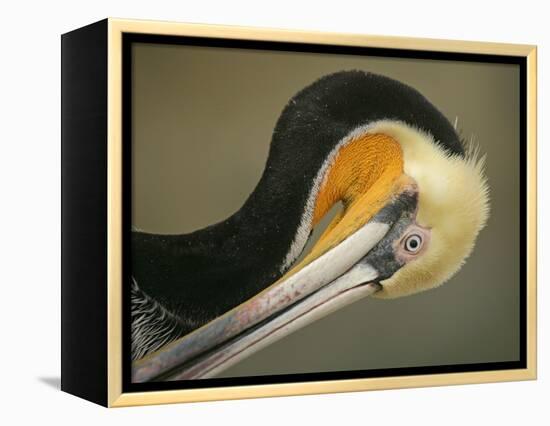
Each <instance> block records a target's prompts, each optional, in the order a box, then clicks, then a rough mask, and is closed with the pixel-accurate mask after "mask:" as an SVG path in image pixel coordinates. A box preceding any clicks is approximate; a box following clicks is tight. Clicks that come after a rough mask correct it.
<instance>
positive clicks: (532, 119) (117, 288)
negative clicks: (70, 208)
mask: <svg viewBox="0 0 550 426" xmlns="http://www.w3.org/2000/svg"><path fill="white" fill-rule="evenodd" d="M126 32H128V33H143V34H159V35H175V36H178V35H179V36H196V37H219V38H229V39H247V40H264V41H280V42H294V43H315V44H332V45H343V46H369V47H380V48H388V49H407V50H425V51H442V52H451V53H474V54H487V55H507V56H519V57H525V58H526V59H527V143H528V149H527V168H528V170H527V174H528V176H527V186H528V195H527V238H528V247H527V257H528V259H527V285H528V288H527V368H526V369H516V370H498V371H480V372H466V373H445V374H430V375H414V376H396V377H381V378H367V379H351V380H331V381H317V382H294V383H285V384H266V385H249V386H227V387H217V388H201V389H181V390H167V391H148V392H132V393H122V315H121V314H122V308H121V306H122V305H121V302H122V34H123V33H126ZM536 92H537V50H536V46H534V45H526V44H510V43H489V42H476V41H459V40H444V39H426V38H410V37H393V36H373V35H360V34H338V33H325V32H315V31H296V30H281V29H264V28H254V27H238V26H224V25H206V24H187V23H176V22H164V21H146V20H128V19H117V18H109V19H108V97H107V105H108V106H107V109H108V119H107V123H108V124H107V125H108V131H107V155H108V158H107V185H108V188H107V253H108V255H107V279H108V286H107V287H108V290H107V291H108V295H107V315H108V319H107V339H108V354H107V355H108V356H107V358H108V359H107V366H108V377H107V386H108V406H109V407H124V406H134V405H150V404H169V403H181V402H198V401H214V400H229V399H245V398H261V397H277V396H296V395H305V394H320V393H339V392H358V391H367V390H381V389H398V388H412V387H427V386H445V385H461V384H474V383H492V382H504V381H519V380H534V379H536V377H537V373H536V362H537V358H536V340H537V325H536V315H537V312H536V301H537V298H536V291H537V290H536V275H537V270H536V268H537V264H536V262H537V255H536V253H537V240H536V228H537V206H536V198H537V194H536V181H537V173H536V163H537V150H536V137H537V136H536V135H537V117H536V110H537V98H536Z"/></svg>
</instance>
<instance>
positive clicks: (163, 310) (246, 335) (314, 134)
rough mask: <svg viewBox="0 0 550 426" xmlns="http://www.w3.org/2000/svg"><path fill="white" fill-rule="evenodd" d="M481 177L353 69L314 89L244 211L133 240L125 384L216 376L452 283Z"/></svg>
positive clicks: (380, 82)
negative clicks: (304, 336)
mask: <svg viewBox="0 0 550 426" xmlns="http://www.w3.org/2000/svg"><path fill="white" fill-rule="evenodd" d="M483 164H484V160H483V158H480V156H479V152H478V150H477V149H475V148H473V147H471V146H469V145H467V144H465V143H464V142H463V141H462V140H461V138H460V137H459V135H458V133H457V131H456V129H455V126H453V125H452V124H451V123H450V122H449V121H448V120H447V119H446V118H445V117H444V116H443V114H442V113H441V112H440V111H439V110H437V109H436V107H434V106H433V105H432V104H431V103H430V102H429V101H428V100H427V99H426V98H425V97H424V96H422V95H421V94H420V93H419V92H418V91H416V90H415V89H413V88H411V87H410V86H407V85H405V84H403V83H401V82H398V81H396V80H393V79H390V78H387V77H384V76H381V75H376V74H372V73H367V72H362V71H344V72H338V73H335V74H331V75H328V76H325V77H323V78H321V79H319V80H317V81H315V82H314V83H313V84H311V85H310V86H308V87H306V88H304V89H303V90H301V91H300V92H299V93H297V94H296V95H295V96H294V97H293V98H292V99H290V101H289V102H288V104H287V105H286V107H285V108H284V110H283V112H282V113H281V115H280V117H279V119H278V121H277V124H276V126H275V129H274V131H273V136H272V140H271V145H270V151H269V156H268V159H267V163H266V166H265V170H264V173H263V175H262V177H261V179H260V181H259V183H258V184H257V186H256V188H255V190H254V191H253V192H252V194H250V196H249V197H248V199H247V200H246V202H245V203H244V205H243V206H242V208H241V209H240V210H239V211H237V212H236V213H235V214H234V215H232V216H231V217H229V218H228V219H226V220H224V221H222V222H220V223H217V224H214V225H212V226H209V227H207V228H205V229H201V230H198V231H196V232H193V233H190V234H185V235H157V234H149V233H145V232H134V233H133V237H132V247H131V258H132V308H131V312H132V356H133V359H134V362H133V368H132V380H133V381H134V382H143V381H158V380H179V379H191V378H206V377H212V376H214V375H215V374H217V373H219V372H220V371H222V370H224V369H226V368H227V367H229V366H230V365H233V364H234V363H236V362H238V361H239V360H241V359H243V358H244V357H246V356H248V355H250V354H251V353H253V352H255V351H257V350H258V349H260V348H262V347H265V346H266V345H269V344H270V343H272V342H273V341H275V340H277V339H280V338H281V337H283V336H285V335H287V334H289V333H291V332H292V331H294V330H296V329H298V328H300V327H303V326H304V325H306V324H308V323H311V322H312V321H315V320H316V319H318V318H320V317H322V316H325V315H327V314H328V313H330V312H333V311H334V310H336V309H339V308H340V307H342V306H344V305H347V304H349V303H351V302H353V301H355V300H358V299H359V298H362V297H365V296H372V297H379V298H394V297H400V296H405V295H409V294H412V293H416V292H419V291H423V290H427V289H430V288H433V287H435V286H438V285H440V284H442V283H443V282H445V281H447V280H448V279H449V278H450V277H451V276H452V275H453V274H455V273H456V272H457V271H458V270H459V269H460V267H461V265H462V264H463V263H464V261H465V259H466V258H467V257H468V256H469V254H470V253H471V251H472V249H473V247H474V243H475V240H476V237H477V235H478V233H479V231H480V230H481V229H482V228H483V226H484V225H485V222H486V220H487V217H488V210H489V208H488V188H487V184H486V179H485V177H484V171H483ZM337 202H342V204H343V209H342V211H341V212H340V213H339V214H338V215H337V216H336V217H335V218H334V219H333V221H332V222H331V223H330V225H329V226H328V227H327V229H326V230H325V231H324V233H323V234H322V236H321V237H320V239H319V240H318V241H317V243H316V244H315V246H314V247H313V248H312V250H311V251H310V252H309V253H308V254H307V255H306V256H305V257H304V258H303V260H301V261H299V262H296V259H297V258H298V257H299V256H300V254H301V253H302V251H303V249H304V247H305V245H306V243H307V241H308V239H309V237H310V235H311V232H312V229H313V228H314V227H315V226H316V225H317V224H318V223H319V221H320V220H321V219H322V217H323V216H324V215H325V214H326V213H327V212H328V211H329V209H330V208H331V207H332V206H333V205H334V204H335V203H337Z"/></svg>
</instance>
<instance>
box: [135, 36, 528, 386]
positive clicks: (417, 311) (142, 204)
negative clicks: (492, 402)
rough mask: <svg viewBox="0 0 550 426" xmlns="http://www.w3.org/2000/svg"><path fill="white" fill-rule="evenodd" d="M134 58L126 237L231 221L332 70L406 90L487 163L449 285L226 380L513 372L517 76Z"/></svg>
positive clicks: (336, 326)
mask: <svg viewBox="0 0 550 426" xmlns="http://www.w3.org/2000/svg"><path fill="white" fill-rule="evenodd" d="M133 53H134V62H133V72H134V83H133V84H134V85H133V112H132V113H133V119H132V122H133V132H134V133H133V134H134V139H133V141H132V143H133V146H132V154H133V159H132V161H133V176H132V179H133V182H132V184H133V186H132V200H133V206H132V209H133V211H132V222H133V223H132V225H133V226H135V227H137V228H140V229H143V230H146V231H149V232H158V233H186V232H190V231H194V230H196V229H200V228H202V227H205V226H207V225H210V224H212V223H215V222H218V221H220V220H223V219H225V218H226V217H228V216H229V215H231V214H233V213H234V212H235V211H237V210H238V209H239V208H240V206H241V205H242V203H243V202H244V200H245V199H246V197H247V196H248V195H249V194H250V192H251V191H252V190H253V188H254V187H255V185H256V183H257V181H258V180H259V178H260V175H261V173H262V171H263V167H264V164H265V161H266V158H267V152H268V147H269V142H270V138H271V132H272V130H273V127H274V125H275V122H276V120H277V118H278V115H279V114H280V112H281V110H282V109H283V107H284V105H285V104H286V102H287V101H288V99H289V98H290V97H292V96H293V95H294V94H295V93H296V92H297V91H298V90H300V89H301V88H303V87H304V86H306V85H308V84H310V83H311V82H313V81H314V80H316V79H317V78H319V77H321V76H323V75H325V74H328V73H331V72H335V71H340V70H346V69H362V70H366V71H372V72H376V73H380V74H384V75H386V76H388V77H392V78H395V79H397V80H400V81H403V82H405V83H407V84H409V85H411V86H413V87H415V88H416V89H417V90H419V91H420V92H421V93H423V94H424V95H425V96H426V97H427V98H428V99H430V100H431V101H432V102H433V103H434V104H435V105H436V106H437V107H438V108H439V109H440V110H441V111H442V112H443V113H444V114H445V115H446V116H447V118H448V119H449V120H450V121H451V122H453V121H454V119H455V117H458V124H459V128H460V129H461V130H462V134H463V136H464V137H465V138H470V137H471V136H473V137H475V139H476V140H477V141H478V142H479V145H480V147H481V150H482V152H484V153H486V154H487V175H488V179H489V185H490V189H491V210H492V212H491V217H490V219H489V222H488V225H487V227H486V228H485V229H484V230H483V231H482V232H481V234H480V236H479V238H478V241H477V245H476V247H475V250H474V252H473V254H472V256H471V257H470V258H469V260H468V261H467V263H466V264H465V265H464V267H463V268H462V269H461V270H460V271H459V272H458V274H457V275H456V276H455V277H454V278H453V279H452V280H450V281H449V282H448V283H446V284H445V285H444V286H442V287H440V288H437V289H435V290H430V291H427V292H425V293H421V294H418V295H414V296H409V297H406V298H402V299H396V300H374V299H364V300H361V301H359V302H356V303H355V304H352V305H351V306H348V307H346V308H344V309H342V310H340V311H338V312H336V313H334V314H332V315H330V316H328V317H326V318H324V319H322V320H319V321H317V322H316V323H314V324H312V325H310V326H308V327H305V328H303V329H301V330H299V331H297V332H296V333H294V334H292V335H290V336H288V337H286V338H284V339H282V340H280V341H279V342H277V343H275V344H273V345H271V346H270V347H268V348H266V349H264V350H262V351H260V352H258V353H256V354H255V355H252V356H251V357H249V358H248V359H246V360H244V361H242V362H241V363H240V364H238V365H236V366H234V367H232V368H231V369H229V370H227V371H226V372H224V373H223V376H226V377H230V376H243V375H245V376H249V375H264V374H288V373H307V372H321V371H342V370H355V369H361V370H363V369H375V368H390V367H412V366H429V365H445V364H463V363H482V362H496V361H513V360H517V359H519V67H517V66H514V65H500V64H483V63H468V62H458V61H452V62H451V61H435V60H415V59H388V58H377V57H358V56H346V55H319V54H308V53H294V52H269V51H256V50H239V49H218V48H203V47H187V46H168V45H152V44H151V45H150V44H137V45H135V47H134V52H133ZM326 222H327V221H326V220H325V221H324V222H323V223H326ZM318 232H319V230H317V231H316V233H315V234H316V235H317V234H318Z"/></svg>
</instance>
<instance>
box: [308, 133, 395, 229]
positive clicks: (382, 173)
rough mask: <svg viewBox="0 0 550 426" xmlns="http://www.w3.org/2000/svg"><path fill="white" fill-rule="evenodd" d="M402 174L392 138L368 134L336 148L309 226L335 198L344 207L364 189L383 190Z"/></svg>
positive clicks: (374, 193)
mask: <svg viewBox="0 0 550 426" xmlns="http://www.w3.org/2000/svg"><path fill="white" fill-rule="evenodd" d="M402 173H403V158H402V152H401V147H400V145H399V143H398V142H396V141H395V140H394V139H393V138H391V137H389V136H387V135H384V134H372V135H365V136H363V137H361V138H358V139H356V140H354V141H352V142H350V143H349V144H347V145H346V146H345V147H343V148H342V149H340V151H339V152H338V154H337V156H336V159H335V161H334V164H333V165H332V166H331V168H330V170H329V171H328V174H327V176H326V177H325V180H324V182H323V185H322V187H321V190H320V191H319V194H318V195H317V200H316V202H315V210H314V213H313V223H312V226H316V225H317V224H318V223H319V221H320V220H321V219H322V218H323V216H324V215H325V214H326V213H327V212H328V211H329V210H330V208H331V207H332V206H333V205H334V204H335V203H337V202H338V201H342V202H343V204H344V210H347V209H348V208H349V207H350V206H351V205H353V203H354V202H356V201H357V200H358V199H359V198H360V197H361V196H362V195H364V194H366V193H367V192H371V193H373V195H376V194H377V193H385V192H387V190H385V189H387V186H388V185H390V184H391V183H392V182H393V180H395V179H396V178H397V177H398V176H400V175H401V174H402Z"/></svg>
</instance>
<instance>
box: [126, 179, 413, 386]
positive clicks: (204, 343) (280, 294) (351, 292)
mask: <svg viewBox="0 0 550 426" xmlns="http://www.w3.org/2000/svg"><path fill="white" fill-rule="evenodd" d="M403 176H404V175H403ZM417 201H418V191H417V187H416V184H415V183H414V181H413V180H412V179H410V178H406V179H401V180H400V181H399V182H398V184H396V185H394V186H393V187H392V190H391V191H389V193H388V196H387V197H385V201H384V203H383V205H382V207H381V208H379V209H378V211H377V212H375V213H374V214H371V215H370V218H368V219H367V221H366V222H363V223H361V222H360V221H355V222H354V223H355V224H356V226H355V229H353V230H352V232H351V233H348V234H347V235H345V236H341V237H340V238H337V239H336V241H337V243H336V244H335V243H330V241H335V240H334V238H332V237H330V236H326V238H323V237H321V239H320V240H319V241H320V243H321V246H322V247H323V248H322V249H320V250H317V251H316V252H315V255H314V256H313V257H311V256H310V257H309V258H306V259H305V261H304V262H302V263H301V264H299V265H297V266H296V267H294V268H293V269H291V270H290V271H289V272H288V273H287V274H285V275H284V276H283V277H282V278H281V279H279V280H278V281H277V282H275V283H274V284H272V285H271V286H270V287H268V288H266V289H265V290H264V291H262V292H261V293H259V294H258V295H256V296H254V297H253V298H251V299H249V300H247V301H245V302H244V303H242V304H241V305H239V306H237V307H235V308H234V309H232V310H230V311H228V312H227V313H225V314H224V315H222V316H220V317H218V318H216V319H215V320H213V321H211V322H209V323H207V324H205V325H204V326H202V327H201V328H199V329H197V330H195V331H193V332H192V333H190V334H188V335H187V336H184V337H182V338H180V339H178V340H176V341H174V342H172V343H170V344H169V345H167V346H165V347H163V348H161V349H160V350H158V351H157V352H154V353H152V354H149V355H148V356H146V357H145V358H143V359H141V360H139V361H137V362H135V363H134V364H133V368H132V380H133V382H147V381H164V380H186V379H200V378H209V377H213V376H215V375H216V374H218V373H220V372H221V371H223V370H225V369H227V368H228V367H230V366H231V365H233V364H235V363H237V362H239V361H240V360H242V359H243V358H245V357H247V356H249V355H251V354H252V353H254V352H256V351H258V350H259V349H262V348H263V347H265V346H267V345H269V344H271V343H273V342H274V341H276V340H278V339H280V338H282V337H284V336H286V335H288V334H290V333H292V332H293V331H295V330H297V329H299V328H301V327H303V326H305V325H307V324H309V323H311V322H313V321H315V320H317V319H319V318H321V317H323V316H325V315H327V314H329V313H331V312H333V311H335V310H337V309H339V308H341V307H343V306H345V305H348V304H350V303H352V302H354V301H356V300H358V299H360V298H363V297H365V296H369V295H371V294H373V293H375V292H377V291H378V290H380V289H381V284H380V281H382V280H384V279H386V278H389V277H390V276H392V275H393V274H394V273H395V272H396V271H397V270H398V269H399V268H400V267H401V266H402V265H403V263H402V261H400V260H399V259H397V258H396V256H395V253H394V250H395V246H396V242H397V241H399V240H400V238H401V237H402V235H403V233H404V231H405V229H406V228H407V227H408V226H409V225H410V224H411V223H413V222H414V220H415V216H416V211H417ZM348 228H349V227H348Z"/></svg>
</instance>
